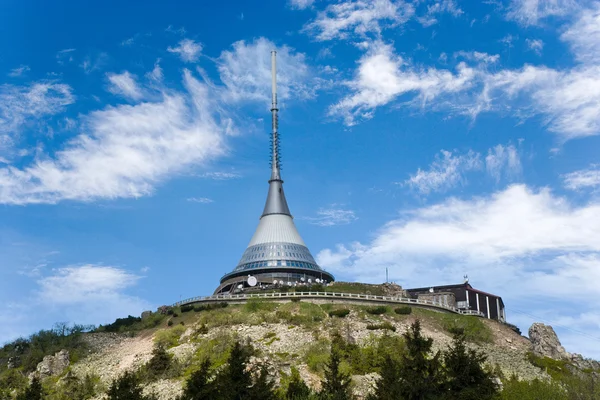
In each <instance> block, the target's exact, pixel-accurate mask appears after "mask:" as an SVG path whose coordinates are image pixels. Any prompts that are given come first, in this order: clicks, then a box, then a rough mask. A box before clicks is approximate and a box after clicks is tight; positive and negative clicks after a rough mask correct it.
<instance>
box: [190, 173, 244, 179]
mask: <svg viewBox="0 0 600 400" xmlns="http://www.w3.org/2000/svg"><path fill="white" fill-rule="evenodd" d="M199 176H200V177H201V178H206V179H213V180H215V181H224V180H228V179H236V178H239V177H240V174H237V173H235V172H222V171H215V172H204V173H202V174H200V175H199Z"/></svg>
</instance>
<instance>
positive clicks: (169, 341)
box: [154, 325, 185, 349]
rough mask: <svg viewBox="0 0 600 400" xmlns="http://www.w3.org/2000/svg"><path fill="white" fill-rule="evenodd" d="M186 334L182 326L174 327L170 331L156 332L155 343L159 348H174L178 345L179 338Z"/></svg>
mask: <svg viewBox="0 0 600 400" xmlns="http://www.w3.org/2000/svg"><path fill="white" fill-rule="evenodd" d="M183 332H185V328H184V327H183V326H181V325H177V326H174V327H173V328H170V329H164V330H162V331H158V332H156V334H155V335H154V343H156V345H158V346H163V347H165V348H167V349H168V348H169V347H173V346H176V345H177V342H178V341H179V338H180V337H181V335H182V334H183Z"/></svg>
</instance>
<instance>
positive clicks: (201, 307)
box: [194, 301, 229, 312]
mask: <svg viewBox="0 0 600 400" xmlns="http://www.w3.org/2000/svg"><path fill="white" fill-rule="evenodd" d="M227 306H229V303H226V302H224V301H222V302H220V303H209V304H199V305H196V306H194V312H201V311H210V310H217V309H219V308H226V307H227Z"/></svg>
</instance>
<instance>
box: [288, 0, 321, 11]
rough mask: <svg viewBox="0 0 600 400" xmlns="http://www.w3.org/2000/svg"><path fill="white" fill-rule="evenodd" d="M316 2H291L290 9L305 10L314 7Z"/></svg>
mask: <svg viewBox="0 0 600 400" xmlns="http://www.w3.org/2000/svg"><path fill="white" fill-rule="evenodd" d="M314 3H315V0H290V7H292V8H294V9H296V10H304V9H307V8H310V7H312V5H313V4H314Z"/></svg>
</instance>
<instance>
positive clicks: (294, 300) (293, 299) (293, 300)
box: [291, 297, 300, 303]
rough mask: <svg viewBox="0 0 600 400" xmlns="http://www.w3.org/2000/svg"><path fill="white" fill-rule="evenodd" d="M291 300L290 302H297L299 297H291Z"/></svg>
mask: <svg viewBox="0 0 600 400" xmlns="http://www.w3.org/2000/svg"><path fill="white" fill-rule="evenodd" d="M291 301H292V303H299V302H300V298H298V297H293V298H292V300H291Z"/></svg>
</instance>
